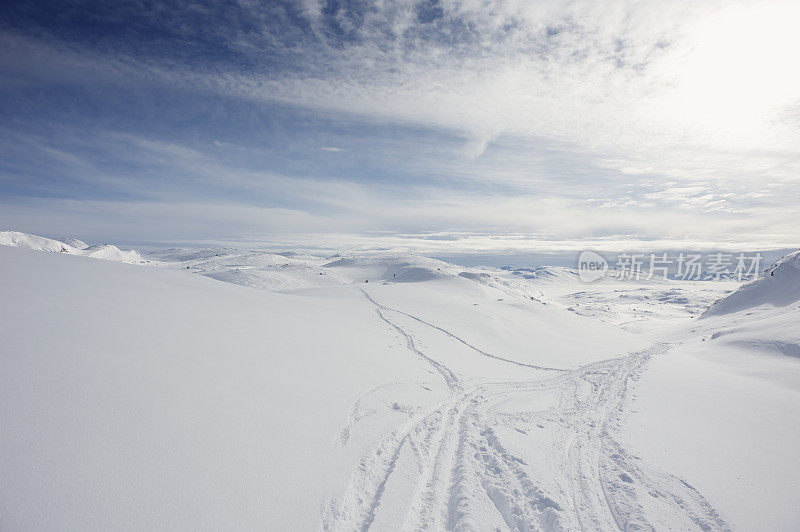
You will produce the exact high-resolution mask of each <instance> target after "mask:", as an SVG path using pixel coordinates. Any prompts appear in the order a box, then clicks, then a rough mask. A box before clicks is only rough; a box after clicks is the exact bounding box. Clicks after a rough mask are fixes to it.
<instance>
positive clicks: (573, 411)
mask: <svg viewBox="0 0 800 532" xmlns="http://www.w3.org/2000/svg"><path fill="white" fill-rule="evenodd" d="M2 234H4V233H2ZM28 240H29V241H31V242H33V245H27V246H26V247H33V248H35V249H48V248H47V246H44V245H39V244H37V242H38V241H35V240H32V239H28ZM37 245H38V246H39V247H36V246H37ZM69 255H72V253H59V254H47V253H35V252H33V251H29V250H25V249H12V248H6V247H2V246H0V268H2V272H1V273H2V279H3V283H4V286H3V294H4V300H3V305H2V307H0V338H2V339H3V340H2V344H0V345H2V351H0V353H2V354H1V355H0V356H2V358H1V359H0V361H1V363H2V368H3V371H2V373H0V427H3V429H2V430H0V457H1V459H0V528H2V529H81V530H86V529H93V530H99V529H143V528H169V529H195V528H226V529H231V528H234V529H252V528H272V529H292V530H298V529H299V530H308V529H312V530H313V529H320V528H322V529H324V530H366V529H370V530H398V529H403V530H419V529H431V530H444V529H448V530H494V529H499V530H617V529H619V530H647V529H656V530H668V529H672V530H692V529H699V530H726V529H730V528H740V529H746V530H749V529H763V530H777V529H784V530H791V529H797V528H798V527H800V511H799V510H798V509H797V504H796V501H797V500H800V486H798V483H797V481H796V480H795V479H797V478H800V467H798V465H797V464H798V461H797V460H796V457H795V456H794V454H795V449H796V441H798V437H799V436H800V430H799V427H800V421H799V420H800V416H798V414H800V377H798V375H800V373H798V371H799V370H800V357H798V356H795V355H794V354H793V353H794V350H795V349H796V347H797V345H798V337H797V332H796V331H797V330H798V327H797V326H796V325H797V308H796V307H797V304H796V303H795V304H786V305H777V304H766V305H765V304H764V303H765V301H762V302H761V303H758V304H757V306H758V308H757V309H753V308H749V307H748V308H747V309H745V310H741V311H739V312H728V313H725V314H720V315H717V316H711V315H709V313H710V311H709V312H707V313H706V316H705V317H703V318H702V319H698V317H699V316H700V314H701V313H702V312H703V311H704V310H705V309H706V307H707V306H708V305H710V304H711V303H713V302H714V301H716V300H719V299H721V298H723V296H726V295H727V294H729V293H730V292H732V291H734V290H736V289H737V288H738V287H739V285H738V284H737V283H732V282H729V281H724V282H678V281H665V280H661V281H657V282H632V281H630V282H622V281H615V280H606V281H601V282H598V283H593V284H583V283H581V282H580V281H579V280H578V278H577V276H576V275H575V272H574V271H573V270H570V269H568V268H532V269H531V270H529V271H521V270H501V269H496V268H465V267H460V266H454V265H452V264H448V263H446V262H442V261H438V260H434V259H428V258H424V257H417V256H414V255H410V254H392V253H385V254H372V255H369V256H347V257H339V256H334V257H319V256H315V255H309V254H305V253H302V252H289V253H279V254H276V253H266V252H263V251H259V250H238V249H233V248H212V249H169V250H161V251H159V252H156V253H152V254H149V255H145V257H146V258H147V259H149V260H150V262H149V263H148V264H150V265H151V266H155V267H143V266H132V265H127V264H114V263H111V262H106V261H92V260H89V259H88V258H86V257H85V256H69ZM74 255H78V254H77V253H75V254H74ZM83 255H88V254H86V253H83ZM768 275H769V273H768ZM776 276H778V277H779V278H784V275H783V274H781V275H780V276H779V275H778V273H776V274H775V276H771V277H776ZM786 278H787V279H788V278H789V274H787V277H786ZM218 281H224V282H218ZM787 282H788V283H789V284H790V285H791V281H787ZM236 285H240V286H236ZM747 290H751V291H752V289H751V288H747V287H745V288H744V289H743V290H742V292H745V291H747ZM762 292H763V290H761V289H758V290H756V291H755V293H754V296H753V297H754V300H759V301H761V299H765V300H768V299H770V298H769V297H768V296H766V295H763V294H762ZM739 293H741V292H739ZM738 297H741V296H737V295H736V294H734V295H733V296H730V297H729V299H731V298H738ZM749 297H750V296H748V298H749ZM759 298H761V299H759ZM725 301H726V300H725V299H722V301H720V302H719V303H717V306H719V305H724V304H725ZM737 308H738V306H737ZM793 346H794V347H793Z"/></svg>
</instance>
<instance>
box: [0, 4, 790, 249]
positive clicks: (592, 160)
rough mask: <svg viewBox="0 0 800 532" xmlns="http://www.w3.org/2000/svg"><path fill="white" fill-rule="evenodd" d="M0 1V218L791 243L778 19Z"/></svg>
mask: <svg viewBox="0 0 800 532" xmlns="http://www.w3.org/2000/svg"><path fill="white" fill-rule="evenodd" d="M3 9H4V10H7V14H9V16H7V17H4V18H5V19H6V20H8V21H11V22H10V23H7V24H6V25H5V26H4V27H1V28H0V41H2V43H3V46H4V50H6V51H7V53H4V54H3V58H2V59H1V60H0V69H2V74H3V76H2V79H3V81H2V82H0V91H2V94H0V96H3V98H4V100H5V101H7V102H12V105H11V106H9V107H10V110H9V111H8V112H7V118H8V120H7V121H6V123H7V124H9V125H8V126H7V127H6V128H4V129H3V130H2V137H3V138H2V139H0V142H2V146H3V148H4V150H5V151H6V153H8V154H9V156H8V157H7V158H6V161H5V163H4V164H3V166H2V167H0V171H1V172H2V174H0V180H2V181H0V186H2V187H4V188H5V191H6V196H7V198H12V199H11V200H9V199H6V202H7V203H16V204H17V206H18V208H17V209H16V210H15V212H17V216H20V217H22V218H19V219H23V218H24V219H26V220H30V219H31V217H30V216H27V215H23V213H24V212H33V211H32V210H33V209H37V208H38V207H36V206H35V205H36V201H39V200H42V201H44V199H45V198H46V201H48V202H51V203H52V202H57V201H59V200H62V199H66V198H69V201H74V202H79V201H80V198H81V196H82V195H85V194H87V190H88V189H89V187H93V188H92V192H91V194H92V196H91V197H90V198H87V201H89V200H91V201H108V202H115V204H116V203H117V202H121V203H126V202H128V203H129V208H130V209H131V210H135V209H136V208H141V209H143V212H144V211H147V213H148V218H149V219H152V220H156V219H158V217H162V218H163V219H164V220H165V222H164V223H154V224H153V228H152V229H148V231H150V230H152V231H156V230H157V227H164V225H165V223H167V222H166V221H168V223H170V224H173V226H174V227H178V226H180V227H181V228H182V229H183V230H186V231H188V232H191V228H192V227H193V226H192V224H178V223H177V222H176V221H175V217H174V216H169V215H168V214H167V213H168V212H169V205H175V212H176V213H183V214H184V215H185V216H186V217H187V219H190V218H191V219H194V218H193V217H194V216H195V215H194V214H193V213H194V212H195V209H194V207H191V206H192V205H197V206H203V207H202V209H206V210H208V206H209V205H219V206H220V207H219V212H220V213H222V212H224V213H225V216H224V217H225V220H226V221H225V222H224V223H220V224H219V225H218V227H223V226H224V227H227V228H229V229H230V230H231V231H234V230H238V231H250V230H252V231H260V232H265V231H266V232H268V231H270V230H273V231H287V230H289V229H287V227H286V226H287V224H286V223H284V222H285V221H287V220H291V221H292V224H294V225H293V227H294V228H295V231H294V232H302V231H304V230H308V231H316V230H332V231H351V232H358V231H359V230H363V229H364V228H368V227H369V228H379V229H382V230H388V231H400V232H403V231H431V230H433V231H436V230H466V231H477V230H491V231H495V232H497V233H514V232H526V231H527V232H529V233H530V234H536V235H540V236H543V237H547V238H560V237H563V238H580V237H598V236H604V235H613V234H624V235H637V236H639V237H642V238H654V237H658V238H687V239H692V238H703V239H711V240H713V239H715V238H716V239H718V240H725V239H728V238H730V235H731V234H732V233H734V232H736V233H742V234H744V233H746V234H752V235H762V236H763V238H764V239H772V240H781V239H782V241H785V240H787V239H789V240H790V239H792V238H796V239H800V231H798V229H797V227H796V225H795V224H794V223H793V222H792V220H793V219H794V217H796V215H797V214H798V207H797V206H796V205H795V204H794V202H793V200H792V198H795V197H797V196H798V194H800V178H799V177H798V176H800V173H798V171H800V147H799V146H800V142H799V141H800V138H798V137H800V134H798V131H800V129H798V127H797V126H798V120H799V119H798V116H799V115H798V113H797V109H798V108H800V100H798V98H800V75H798V74H797V73H796V69H792V68H791V66H790V65H791V61H792V58H791V53H792V50H794V49H797V48H798V47H800V40H799V39H800V38H798V37H797V34H796V32H795V31H794V30H793V28H791V23H790V22H788V21H792V20H796V19H797V17H796V15H800V13H798V12H797V11H798V7H797V5H796V3H789V2H785V3H784V2H771V3H768V4H765V3H758V2H722V1H714V2H704V3H697V2H668V3H664V2H627V1H620V2H614V3H612V4H607V3H603V4H598V3H596V2H588V1H579V2H555V3H545V4H542V3H530V2H524V1H520V2H492V1H490V2H488V3H487V2H481V3H474V2H459V3H456V2H448V1H440V2H432V3H426V4H424V7H421V4H419V3H418V2H411V1H401V2H392V3H388V4H387V3H372V4H370V3H363V4H362V3H356V2H352V3H351V2H340V3H329V2H318V1H315V0H306V1H304V2H300V3H289V2H286V3H283V2H273V3H270V5H268V6H263V5H256V4H254V3H249V2H240V3H236V4H231V5H228V6H222V5H212V4H209V5H200V4H195V3H182V2H178V3H169V4H167V3H164V4H158V3H156V4H154V6H153V7H152V9H144V8H141V7H134V6H127V5H122V6H112V5H111V4H99V5H98V6H97V9H96V10H95V11H93V12H92V13H91V14H88V13H86V12H85V10H82V9H81V8H79V7H77V6H75V5H66V6H62V7H61V8H58V9H57V10H56V11H57V12H54V13H47V12H45V11H44V10H41V9H38V8H36V7H30V6H29V7H27V8H26V7H24V6H23V7H17V8H12V7H5V8H3ZM12 11H13V13H9V12H12ZM11 15H13V16H11ZM87 17H89V18H90V19H91V20H88V21H87ZM131 28H137V30H136V31H133V30H131ZM36 154H38V156H37V155H36ZM333 154H335V155H336V156H335V157H334V156H332V155H333ZM56 176H58V177H56ZM14 198H16V199H14ZM37 198H39V200H37ZM52 205H56V207H55V208H56V209H62V210H63V212H64V214H63V216H64V219H65V220H66V219H68V218H69V215H68V213H69V212H73V213H75V212H77V211H75V209H74V208H70V209H71V210H70V209H64V208H62V207H58V205H62V204H58V203H53V204H52ZM145 205H150V206H149V207H147V208H145ZM152 205H163V209H157V208H155V207H152ZM237 208H240V209H241V219H242V223H241V224H238V226H237V224H236V222H235V220H236V215H235V211H236V209H237ZM26 209H28V210H27V211H26ZM198 209H201V208H200V207H198ZM202 209H201V210H202ZM124 210H125V209H122V210H120V209H116V208H115V209H109V210H108V211H106V212H107V213H108V216H109V217H111V218H113V217H114V216H115V215H114V212H122V211H124ZM87 212H88V211H87ZM289 212H291V213H295V214H292V215H288V214H287V213H289ZM284 215H285V216H284ZM75 216H77V214H76V215H75ZM80 216H81V217H83V216H84V215H83V214H81V215H80ZM281 216H284V218H282V219H281V220H278V218H280V217H281ZM7 218H8V216H7ZM121 219H122V218H121ZM9 222H13V218H12V219H11V220H9ZM289 225H291V224H289ZM139 229H140V230H143V229H142V227H141V226H140V227H139ZM109 236H113V235H109Z"/></svg>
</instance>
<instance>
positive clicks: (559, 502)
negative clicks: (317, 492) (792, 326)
mask: <svg viewBox="0 0 800 532" xmlns="http://www.w3.org/2000/svg"><path fill="white" fill-rule="evenodd" d="M361 291H362V292H363V294H364V297H365V298H366V300H367V301H369V302H370V303H371V304H372V305H374V307H375V310H376V313H377V315H378V317H379V318H380V319H381V320H382V321H384V322H385V323H386V324H387V325H388V326H389V327H391V328H392V329H393V330H395V331H397V332H398V333H399V334H400V335H401V336H402V337H403V338H404V339H405V341H406V347H407V348H408V349H409V350H410V351H411V352H412V353H414V354H415V355H416V356H417V357H419V358H420V359H422V360H424V361H425V362H426V363H428V364H429V365H430V366H431V368H432V369H433V370H435V372H436V373H438V374H439V375H440V376H441V377H442V379H443V381H444V383H445V385H446V386H447V388H448V390H449V397H448V398H447V399H446V400H445V401H443V402H442V403H440V404H438V405H435V406H433V407H432V408H429V409H418V410H416V411H409V412H407V413H408V414H409V419H408V421H407V422H406V423H405V424H404V425H403V426H402V427H399V428H397V429H395V430H393V431H390V432H389V433H388V434H385V435H383V436H382V437H381V438H380V439H379V442H378V443H377V445H376V446H375V447H374V448H372V449H370V450H368V451H367V452H366V453H365V454H364V455H363V456H362V458H361V460H360V462H359V464H358V466H357V467H356V469H355V471H354V472H353V474H352V477H351V479H350V482H349V484H348V486H347V487H346V489H345V490H344V492H343V493H342V494H341V495H340V496H339V497H337V498H335V499H332V500H330V501H329V502H328V503H327V504H326V506H325V507H324V508H323V515H322V524H321V528H322V529H323V530H369V529H370V528H371V527H372V525H373V524H375V522H376V520H377V518H378V516H379V513H380V511H381V507H382V504H384V500H383V498H384V495H385V494H386V491H387V487H388V486H389V485H390V484H391V483H392V482H393V480H394V479H393V473H394V472H395V471H396V470H397V468H398V464H399V463H401V462H402V463H405V464H407V463H409V462H410V463H413V464H414V466H415V467H413V468H409V467H406V468H405V470H404V471H405V472H406V473H405V475H406V476H407V474H408V471H409V470H411V471H413V472H414V473H415V477H414V478H413V479H412V480H413V486H414V487H413V490H412V493H409V494H407V496H404V497H403V500H401V501H398V500H394V501H391V504H392V505H393V506H394V507H395V508H397V507H398V506H400V507H401V508H405V519H404V521H403V522H402V523H400V522H393V523H391V527H392V528H393V529H398V528H400V529H402V530H445V529H446V530H482V529H487V528H492V529H507V530H521V531H522V530H546V531H550V530H554V531H555V530H586V531H590V530H624V531H628V530H655V529H665V528H666V529H673V528H674V529H698V530H729V529H730V527H729V526H728V524H727V523H726V522H725V521H724V520H723V518H722V517H721V516H720V515H719V514H718V513H717V512H716V511H715V510H714V508H713V507H712V506H711V505H710V504H709V503H708V501H706V500H705V498H704V497H703V496H702V495H701V494H700V493H699V492H698V491H697V490H695V489H694V488H693V487H692V486H690V485H689V484H687V483H686V482H685V481H683V480H681V479H679V478H677V477H674V476H672V475H669V474H667V473H664V472H662V471H659V470H658V469H656V468H654V467H652V466H649V465H648V464H647V463H645V462H644V461H642V460H641V459H640V458H638V457H636V456H633V455H631V454H630V453H628V452H627V451H626V450H625V449H624V447H623V446H622V445H621V444H620V443H619V442H618V441H617V439H616V438H615V434H616V433H618V432H619V429H620V426H621V424H622V422H623V419H622V416H621V412H622V410H623V406H624V401H625V397H626V392H627V389H628V384H629V382H630V381H631V380H632V379H636V378H637V377H638V375H639V374H640V373H641V371H642V370H643V368H644V366H645V365H646V364H647V362H648V360H649V359H650V358H651V357H653V356H656V355H659V354H662V353H664V352H666V351H667V350H668V349H669V347H670V346H669V345H667V344H655V345H653V346H651V347H650V348H649V349H646V350H644V351H640V352H636V353H631V354H629V355H627V356H623V357H620V358H614V359H608V360H603V361H600V362H594V363H591V364H586V365H584V366H581V367H579V368H577V369H574V370H564V369H559V368H549V367H542V366H534V365H529V364H524V363H520V362H517V361H513V360H509V359H506V358H503V357H499V356H496V355H493V354H490V353H487V352H485V351H483V350H481V349H479V348H477V347H475V346H473V345H471V344H470V343H469V342H467V341H466V340H464V339H462V338H460V337H458V336H456V335H455V334H453V333H451V332H450V331H447V330H445V329H443V328H441V327H439V326H437V325H434V324H432V323H429V322H426V321H424V320H422V319H420V318H418V317H416V316H413V315H410V314H407V313H405V312H402V311H399V310H396V309H392V308H389V307H386V306H384V305H382V304H380V303H378V302H377V301H375V300H374V299H373V298H372V297H371V296H370V295H369V294H368V293H367V292H366V291H365V290H363V289H362V290H361ZM392 312H395V313H397V314H401V315H403V316H406V317H408V318H410V319H412V320H414V321H415V322H417V323H420V324H421V325H423V326H426V327H429V328H431V329H434V330H436V331H439V332H441V333H443V334H445V335H447V336H448V337H450V338H453V339H455V340H457V341H459V342H461V343H462V344H464V345H465V346H467V347H468V348H470V349H472V350H474V351H475V352H477V353H478V354H480V355H482V356H485V357H488V358H491V359H495V360H497V361H498V362H502V363H508V364H512V365H518V366H525V367H529V368H534V369H539V370H543V371H551V372H553V373H551V375H549V376H545V377H543V378H541V379H537V380H519V381H508V382H483V383H477V384H472V385H470V386H468V387H467V386H465V385H464V384H463V383H462V382H461V380H460V379H459V377H458V375H457V373H456V372H454V371H453V370H451V369H450V368H448V367H447V366H445V365H444V364H442V363H441V362H439V361H438V360H436V359H435V358H433V357H432V356H431V355H429V354H426V353H423V352H422V351H421V350H420V349H419V348H418V347H417V345H416V343H415V342H414V338H413V336H412V334H411V332H409V331H408V330H406V329H405V328H403V327H402V326H400V325H399V324H397V323H395V322H393V321H392V320H391V319H390V318H389V316H388V315H389V314H390V313H392ZM377 388H378V387H376V388H373V389H371V390H369V391H367V392H366V393H365V394H363V395H362V396H361V397H359V399H358V400H357V401H356V403H355V404H354V405H353V408H352V410H351V413H350V416H349V418H348V423H347V425H346V426H345V428H344V429H342V432H341V434H340V444H341V445H346V444H347V441H348V437H349V435H350V434H351V432H352V431H353V430H355V429H356V427H357V424H358V422H359V421H360V420H361V419H363V418H364V417H367V416H369V415H373V414H374V413H376V412H377V411H376V410H370V409H366V408H365V407H364V406H363V405H362V403H363V401H364V400H365V398H367V397H368V396H369V395H370V394H372V393H373V392H374V391H375V390H376V389H377ZM541 392H547V393H551V394H554V395H555V396H556V401H555V406H552V407H548V408H542V409H539V410H532V411H529V412H512V413H507V412H503V411H502V410H500V407H501V405H502V403H505V402H508V400H509V399H511V398H520V397H521V398H523V399H524V397H525V394H535V393H541ZM520 426H522V427H527V429H521V428H520ZM545 426H548V427H552V428H554V438H553V440H552V442H550V443H549V444H548V445H545V446H544V447H542V452H544V453H546V456H545V458H546V462H547V463H548V464H549V465H551V467H552V470H553V471H554V472H555V479H554V482H553V481H551V482H550V483H549V486H548V488H547V489H545V488H544V487H543V486H542V485H541V483H539V482H537V479H536V477H535V473H534V471H533V470H532V469H531V468H530V467H528V464H526V463H525V461H524V460H523V459H522V458H520V457H518V456H515V455H514V454H513V453H512V452H510V451H509V450H508V449H507V448H506V447H505V446H504V445H503V443H502V442H501V438H500V437H499V436H498V435H497V432H496V430H497V429H498V428H508V427H513V428H515V429H516V430H517V431H518V432H521V433H523V434H527V430H536V428H539V429H541V428H544V427H545ZM403 480H404V479H400V480H398V482H400V481H403ZM388 502H389V501H387V503H388ZM381 528H386V525H384V526H382V527H381Z"/></svg>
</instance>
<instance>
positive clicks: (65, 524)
mask: <svg viewBox="0 0 800 532" xmlns="http://www.w3.org/2000/svg"><path fill="white" fill-rule="evenodd" d="M0 268H2V275H0V282H2V293H3V303H2V306H0V338H2V351H0V353H1V354H0V365H2V368H3V371H2V372H0V426H2V427H3V429H2V430H1V431H0V456H1V457H2V459H1V460H0V528H2V529H3V530H23V529H25V530H30V529H52V530H54V529H58V530H110V529H113V530H126V529H127V530H142V529H154V528H166V529H197V528H205V529H211V528H216V529H221V528H224V529H231V528H237V529H255V528H264V526H265V524H266V523H272V524H274V525H275V526H277V527H279V528H284V529H295V530H297V529H306V530H307V529H315V528H317V527H318V526H319V520H320V516H319V515H320V514H319V511H318V508H320V506H321V504H322V501H323V500H324V499H325V497H326V496H329V495H330V493H331V492H333V491H335V489H334V488H333V487H332V486H333V485H334V484H335V482H336V481H337V480H339V479H340V478H342V477H345V476H346V475H347V470H346V466H347V465H349V464H348V462H347V457H346V454H347V453H346V450H345V449H343V448H341V447H340V446H337V445H336V443H335V442H336V441H337V434H338V432H339V430H340V425H341V423H342V421H343V420H344V419H345V418H346V414H347V412H348V411H349V409H350V407H351V404H352V402H353V401H354V400H355V399H356V398H357V397H358V396H359V395H360V394H361V393H362V392H363V391H364V390H369V389H371V388H373V387H374V386H377V385H384V384H386V383H388V382H398V381H400V382H408V383H409V387H411V388H416V390H418V391H416V390H413V391H414V393H417V394H418V395H426V394H431V393H432V392H426V391H425V390H422V388H420V387H419V386H416V385H415V384H413V383H415V382H422V381H425V380H427V379H430V378H431V376H430V373H428V366H427V365H426V364H425V363H424V362H422V361H420V360H418V359H416V358H415V357H408V356H407V355H406V354H405V353H404V352H403V350H402V349H398V348H397V347H396V346H392V347H393V348H390V347H389V345H388V344H390V343H391V337H387V331H386V327H385V324H384V323H383V322H381V321H380V320H378V319H376V317H375V315H374V309H373V308H372V307H371V306H370V305H365V304H364V303H363V297H362V295H361V294H360V293H358V292H356V293H352V294H347V293H344V294H336V295H335V296H331V297H328V298H298V297H288V296H284V295H280V294H273V293H269V292H261V291H255V290H249V289H247V288H243V287H239V286H235V285H232V284H225V283H218V282H215V281H213V280H210V279H205V278H203V277H201V276H192V275H186V274H184V273H181V272H175V271H169V270H162V269H157V268H145V267H140V266H132V265H126V264H117V263H112V262H107V261H94V260H90V259H88V258H86V257H73V256H65V254H47V253H36V252H32V251H29V250H25V249H14V248H10V247H0ZM353 331H358V334H357V335H354V334H353Z"/></svg>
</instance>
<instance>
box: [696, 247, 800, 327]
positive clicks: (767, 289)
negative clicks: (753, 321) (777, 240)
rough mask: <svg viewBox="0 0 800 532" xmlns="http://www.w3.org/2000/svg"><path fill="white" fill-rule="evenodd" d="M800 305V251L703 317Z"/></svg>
mask: <svg viewBox="0 0 800 532" xmlns="http://www.w3.org/2000/svg"><path fill="white" fill-rule="evenodd" d="M798 302H800V251H796V252H794V253H792V254H790V255H787V256H785V257H782V258H781V259H780V260H778V261H777V262H776V263H775V264H773V265H772V266H770V267H769V268H767V269H766V270H765V271H764V273H762V274H761V276H760V277H759V278H758V279H756V280H754V281H752V282H750V283H748V284H746V285H744V286H742V287H741V288H740V289H739V290H737V291H736V292H734V293H733V294H731V295H729V296H727V297H725V298H724V299H721V300H719V301H717V302H716V303H714V305H712V306H711V307H710V308H709V309H708V310H707V311H706V312H704V313H703V316H704V317H705V316H722V315H725V314H731V313H733V312H741V311H743V310H747V309H752V308H755V307H760V306H768V307H770V306H771V307H787V306H790V305H793V304H795V303H798Z"/></svg>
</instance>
